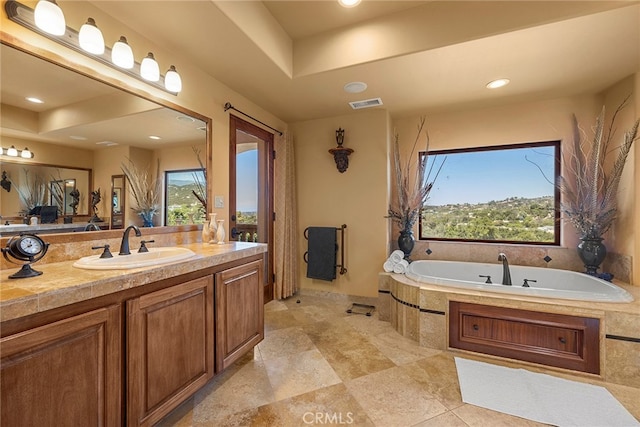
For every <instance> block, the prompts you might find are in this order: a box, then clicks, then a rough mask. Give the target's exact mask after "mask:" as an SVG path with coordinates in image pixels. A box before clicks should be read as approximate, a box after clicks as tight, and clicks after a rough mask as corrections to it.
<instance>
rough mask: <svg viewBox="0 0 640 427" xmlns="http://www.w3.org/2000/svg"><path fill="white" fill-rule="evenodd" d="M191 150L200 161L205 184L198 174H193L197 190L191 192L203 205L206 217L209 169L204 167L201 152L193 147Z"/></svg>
mask: <svg viewBox="0 0 640 427" xmlns="http://www.w3.org/2000/svg"><path fill="white" fill-rule="evenodd" d="M191 149H192V150H193V153H194V154H195V155H196V158H197V159H198V164H199V165H200V169H201V170H202V173H203V174H204V182H202V181H201V180H200V176H199V175H198V174H197V173H194V174H193V182H194V183H195V185H196V189H195V190H191V192H192V193H193V195H194V196H195V197H196V199H198V201H199V202H200V203H201V204H202V209H203V210H202V212H203V213H204V214H205V216H206V212H207V168H206V167H205V166H204V163H202V159H201V158H200V150H199V149H198V148H196V147H193V146H192V147H191Z"/></svg>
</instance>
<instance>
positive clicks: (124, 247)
mask: <svg viewBox="0 0 640 427" xmlns="http://www.w3.org/2000/svg"><path fill="white" fill-rule="evenodd" d="M131 230H133V231H135V233H136V237H140V236H142V233H140V229H139V228H138V227H136V226H135V225H130V226H128V227H127V228H126V229H125V230H124V233H122V242H121V243H120V252H118V255H131V251H130V250H129V232H130V231H131Z"/></svg>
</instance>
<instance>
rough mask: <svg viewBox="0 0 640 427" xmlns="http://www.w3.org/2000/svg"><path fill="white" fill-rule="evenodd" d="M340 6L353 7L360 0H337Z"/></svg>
mask: <svg viewBox="0 0 640 427" xmlns="http://www.w3.org/2000/svg"><path fill="white" fill-rule="evenodd" d="M338 3H340V6H342V7H354V6H357V5H358V4H359V3H360V0H338Z"/></svg>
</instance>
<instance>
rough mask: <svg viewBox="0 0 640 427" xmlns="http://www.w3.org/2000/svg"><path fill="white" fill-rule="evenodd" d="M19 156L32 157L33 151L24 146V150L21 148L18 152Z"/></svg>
mask: <svg viewBox="0 0 640 427" xmlns="http://www.w3.org/2000/svg"><path fill="white" fill-rule="evenodd" d="M20 157H22V158H23V159H32V158H33V153H32V152H31V151H29V149H28V148H27V147H24V150H22V153H20Z"/></svg>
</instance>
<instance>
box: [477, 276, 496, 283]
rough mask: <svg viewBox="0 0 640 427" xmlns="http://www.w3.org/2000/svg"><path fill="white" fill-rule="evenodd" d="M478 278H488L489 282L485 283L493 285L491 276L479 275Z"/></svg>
mask: <svg viewBox="0 0 640 427" xmlns="http://www.w3.org/2000/svg"><path fill="white" fill-rule="evenodd" d="M478 277H486V278H487V280H486V281H485V282H484V283H489V284H493V283H492V282H491V276H485V275H484V274H478Z"/></svg>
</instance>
